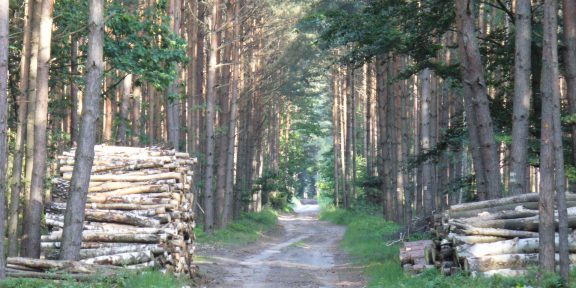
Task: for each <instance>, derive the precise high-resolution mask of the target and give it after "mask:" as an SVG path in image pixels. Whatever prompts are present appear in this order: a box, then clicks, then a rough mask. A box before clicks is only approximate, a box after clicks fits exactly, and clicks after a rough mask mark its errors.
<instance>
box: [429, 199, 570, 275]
mask: <svg viewBox="0 0 576 288" xmlns="http://www.w3.org/2000/svg"><path fill="white" fill-rule="evenodd" d="M538 199H539V195H538V194H537V193H531V194H524V195H520V196H513V197H508V198H502V199H495V200H488V201H482V202H473V203H466V204H458V205H453V206H451V207H450V209H449V210H447V211H446V212H445V213H444V215H443V217H437V219H441V222H442V223H437V225H436V229H435V231H436V232H437V233H438V234H437V236H438V240H439V241H437V243H438V244H439V245H438V248H439V250H440V253H438V254H439V255H440V257H439V258H440V259H439V263H437V264H438V265H441V266H442V271H443V272H447V271H450V270H446V269H448V268H450V266H456V267H461V268H463V269H464V270H465V271H469V272H471V273H473V274H478V275H486V276H489V275H494V274H500V275H506V276H517V275H523V274H525V273H526V271H527V269H528V268H529V267H530V266H535V265H538V252H539V251H538V244H539V239H538V221H539V220H538V214H539V213H538ZM567 200H568V202H567V204H568V207H569V208H568V215H569V216H568V226H569V228H571V229H572V228H576V207H575V206H576V194H572V193H569V194H567ZM555 214H556V217H557V216H558V213H557V211H555ZM557 219H558V218H556V220H557ZM556 241H558V237H557V238H556ZM569 242H570V252H571V253H576V237H575V236H574V235H570V237H569ZM556 245H558V244H556ZM570 259H571V262H572V263H576V254H571V255H570Z"/></svg>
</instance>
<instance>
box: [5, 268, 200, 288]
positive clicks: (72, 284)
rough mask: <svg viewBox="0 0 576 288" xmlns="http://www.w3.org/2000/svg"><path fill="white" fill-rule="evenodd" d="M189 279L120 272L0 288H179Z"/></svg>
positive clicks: (18, 282) (16, 281)
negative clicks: (89, 277)
mask: <svg viewBox="0 0 576 288" xmlns="http://www.w3.org/2000/svg"><path fill="white" fill-rule="evenodd" d="M189 281H190V280H189V279H187V280H185V279H179V278H176V277H174V276H171V275H167V274H164V273H162V272H161V271H158V270H142V271H137V272H135V271H129V270H126V271H120V272H119V273H118V274H117V275H115V276H114V277H104V276H98V275H96V276H94V278H93V279H90V280H88V281H84V282H77V281H76V280H74V279H72V278H70V279H68V280H62V281H52V280H38V279H15V278H11V279H7V280H5V281H3V282H1V283H0V288H180V287H182V286H185V285H186V284H187V282H188V284H190V283H189Z"/></svg>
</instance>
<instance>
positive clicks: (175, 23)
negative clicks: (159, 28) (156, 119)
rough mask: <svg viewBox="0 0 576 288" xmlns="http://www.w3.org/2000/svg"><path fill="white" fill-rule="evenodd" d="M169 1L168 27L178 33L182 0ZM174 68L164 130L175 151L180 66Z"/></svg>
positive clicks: (177, 138) (166, 105)
mask: <svg viewBox="0 0 576 288" xmlns="http://www.w3.org/2000/svg"><path fill="white" fill-rule="evenodd" d="M169 3H170V5H169V8H168V9H169V16H170V21H171V23H170V27H171V29H172V32H173V33H175V34H176V35H180V24H181V19H182V17H181V11H182V8H181V7H182V2H181V0H170V2H169ZM175 68H176V75H177V76H176V79H175V80H174V82H173V83H172V84H170V87H168V94H167V95H166V101H165V107H166V130H167V131H168V143H169V144H170V146H172V147H173V148H174V149H176V151H180V121H179V117H178V115H180V113H179V107H180V88H179V85H180V66H179V65H178V64H176V67H175Z"/></svg>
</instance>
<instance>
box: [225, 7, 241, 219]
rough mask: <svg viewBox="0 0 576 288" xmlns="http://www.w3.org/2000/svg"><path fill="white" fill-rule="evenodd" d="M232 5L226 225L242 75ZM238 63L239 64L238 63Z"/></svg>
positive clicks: (238, 27)
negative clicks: (232, 25)
mask: <svg viewBox="0 0 576 288" xmlns="http://www.w3.org/2000/svg"><path fill="white" fill-rule="evenodd" d="M231 3H232V5H233V6H234V13H233V14H234V15H233V17H234V33H233V39H234V41H235V42H234V48H233V49H234V50H233V52H232V59H231V60H232V61H233V62H236V63H235V64H234V65H233V66H232V67H233V68H232V83H231V92H232V93H231V97H232V99H231V100H230V102H231V103H230V124H229V125H228V156H227V157H226V196H225V203H224V204H225V207H224V215H223V219H224V221H226V222H227V223H229V222H231V221H232V218H233V217H232V216H233V210H234V208H233V206H234V178H233V177H234V164H235V155H236V153H235V151H234V148H235V145H236V141H237V139H236V132H237V131H236V130H237V129H236V123H237V122H238V101H239V97H240V91H239V88H240V87H239V85H240V84H239V80H240V74H241V73H242V69H241V68H242V66H241V62H240V55H241V53H242V46H243V41H242V40H241V36H242V26H241V25H240V23H241V16H242V14H241V13H242V12H241V11H242V6H241V5H240V1H238V0H233V1H232V2H231ZM238 62H240V63H238Z"/></svg>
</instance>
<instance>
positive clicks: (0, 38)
mask: <svg viewBox="0 0 576 288" xmlns="http://www.w3.org/2000/svg"><path fill="white" fill-rule="evenodd" d="M8 6H9V1H8V0H1V1H0V279H4V278H5V277H6V259H5V253H4V235H6V229H5V228H6V226H5V222H4V219H5V218H6V209H4V207H6V206H5V204H6V203H5V199H6V187H7V186H8V185H6V184H7V181H6V176H7V175H8V133H7V132H8V48H9V47H8V45H9V41H8V32H9V31H8V23H9V18H8Z"/></svg>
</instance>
